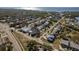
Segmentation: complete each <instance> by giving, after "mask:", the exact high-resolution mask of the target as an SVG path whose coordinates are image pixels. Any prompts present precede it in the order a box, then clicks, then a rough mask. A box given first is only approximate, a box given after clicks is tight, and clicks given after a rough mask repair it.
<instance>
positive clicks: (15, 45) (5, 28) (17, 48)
mask: <svg viewBox="0 0 79 59" xmlns="http://www.w3.org/2000/svg"><path fill="white" fill-rule="evenodd" d="M0 27H1V28H2V30H3V31H4V32H5V33H7V35H8V38H9V40H10V41H11V42H12V43H13V50H14V51H22V48H21V46H20V45H19V44H18V42H17V40H16V38H15V37H14V36H13V34H12V33H11V31H10V28H9V26H8V25H7V24H2V23H0Z"/></svg>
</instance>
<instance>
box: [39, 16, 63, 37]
mask: <svg viewBox="0 0 79 59" xmlns="http://www.w3.org/2000/svg"><path fill="white" fill-rule="evenodd" d="M63 19H64V17H62V18H61V19H60V20H59V21H58V22H57V23H55V24H54V25H53V26H52V27H51V28H50V29H49V30H48V31H49V32H50V31H51V30H52V29H54V28H55V27H56V26H57V25H58V24H59V23H60V22H61V21H62V20H63ZM48 31H46V32H45V33H44V34H43V35H42V36H41V37H40V38H42V37H44V36H47V34H48Z"/></svg>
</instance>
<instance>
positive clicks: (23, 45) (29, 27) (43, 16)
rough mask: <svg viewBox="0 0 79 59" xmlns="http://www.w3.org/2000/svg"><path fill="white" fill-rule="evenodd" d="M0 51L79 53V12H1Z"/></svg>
mask: <svg viewBox="0 0 79 59" xmlns="http://www.w3.org/2000/svg"><path fill="white" fill-rule="evenodd" d="M7 10H8V9H7ZM0 51H79V12H61V13H60V12H46V11H33V10H18V11H17V10H16V9H15V10H11V11H8V12H7V11H5V10H4V12H3V13H1V11H0Z"/></svg>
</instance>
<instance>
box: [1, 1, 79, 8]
mask: <svg viewBox="0 0 79 59" xmlns="http://www.w3.org/2000/svg"><path fill="white" fill-rule="evenodd" d="M45 6H46V7H49V6H50V7H52V6H53V7H54V6H55V7H58V6H59V7H60V6H65V7H70V6H72V7H74V6H76V7H77V6H78V7H79V2H78V0H0V7H45Z"/></svg>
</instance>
